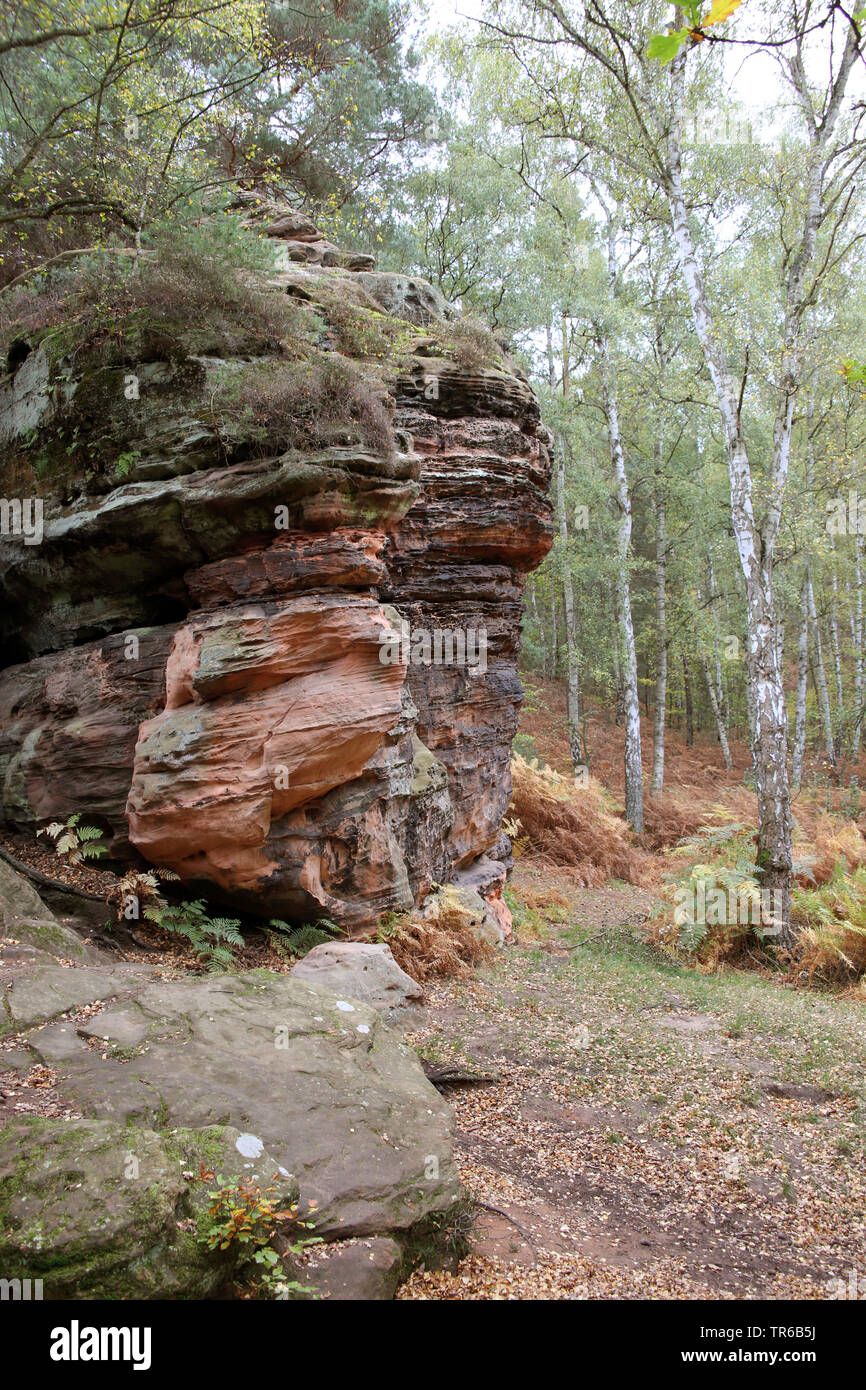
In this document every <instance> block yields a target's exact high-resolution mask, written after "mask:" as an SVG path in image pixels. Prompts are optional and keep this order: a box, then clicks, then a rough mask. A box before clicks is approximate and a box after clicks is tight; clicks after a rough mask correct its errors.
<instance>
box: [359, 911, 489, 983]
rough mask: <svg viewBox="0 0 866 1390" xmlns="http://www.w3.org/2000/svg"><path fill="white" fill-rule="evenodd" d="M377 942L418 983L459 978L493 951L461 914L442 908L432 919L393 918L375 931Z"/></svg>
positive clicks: (465, 916)
mask: <svg viewBox="0 0 866 1390" xmlns="http://www.w3.org/2000/svg"><path fill="white" fill-rule="evenodd" d="M378 940H380V941H384V942H385V943H386V944H387V945H388V946H390V948H391V954H392V955H393V957H394V959H395V960H396V962H397V964H398V965H399V966H400V968H401V970H405V971H406V974H407V975H411V976H412V979H413V980H417V981H418V983H419V984H422V985H423V984H424V983H425V981H427V980H431V979H438V980H442V979H460V978H463V977H465V976H467V975H469V974H470V973H471V971H472V970H473V968H474V967H476V966H479V965H488V964H490V963H491V962H492V961H493V960H494V958H495V951H494V948H493V947H492V946H490V945H489V944H488V943H487V942H486V941H482V940H481V939H480V938H479V937H478V936H476V935H475V934H474V932H473V931H472V929H471V926H470V924H469V919H468V917H467V914H466V912H465V911H461V910H460V909H459V908H458V907H456V906H453V907H452V906H449V905H447V904H445V905H443V906H442V907H441V908H440V910H439V912H438V914H437V916H436V918H435V919H429V920H428V919H425V918H422V917H419V916H416V915H415V914H406V915H405V916H404V915H397V916H393V917H392V918H390V919H389V920H388V921H387V922H386V923H385V924H384V925H383V926H382V927H380V929H379V933H378Z"/></svg>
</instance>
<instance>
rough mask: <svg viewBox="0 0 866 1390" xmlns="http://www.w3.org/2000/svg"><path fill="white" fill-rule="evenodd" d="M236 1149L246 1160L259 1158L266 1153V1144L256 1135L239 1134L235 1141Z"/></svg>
mask: <svg viewBox="0 0 866 1390" xmlns="http://www.w3.org/2000/svg"><path fill="white" fill-rule="evenodd" d="M235 1148H236V1149H237V1151H238V1153H239V1154H243V1156H244V1158H258V1157H259V1156H260V1155H261V1154H262V1153H264V1148H265V1146H264V1144H263V1142H262V1140H261V1139H259V1138H258V1137H257V1136H256V1135H255V1134H239V1135H238V1137H237V1139H236V1140H235Z"/></svg>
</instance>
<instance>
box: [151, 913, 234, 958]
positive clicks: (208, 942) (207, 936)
mask: <svg viewBox="0 0 866 1390" xmlns="http://www.w3.org/2000/svg"><path fill="white" fill-rule="evenodd" d="M144 915H145V917H146V918H147V919H148V920H149V921H151V922H156V923H157V924H158V925H159V926H160V927H162V928H163V929H164V930H165V931H169V932H173V933H174V934H175V936H182V937H183V938H184V939H185V940H186V941H188V942H189V944H190V946H191V947H192V949H193V951H194V952H195V953H196V955H197V956H200V957H201V958H202V959H203V960H206V961H207V963H208V965H209V967H210V969H211V970H220V969H223V970H228V969H230V967H231V966H232V965H233V964H234V959H235V957H234V950H233V949H232V948H234V947H242V946H243V945H244V938H243V936H242V935H241V932H240V925H241V924H240V921H239V919H238V918H236V917H211V916H209V914H208V911H207V908H206V907H205V904H204V902H203V901H202V899H201V898H196V899H194V900H193V901H192V902H184V903H170V904H168V903H163V902H160V903H153V904H151V905H149V906H148V907H146V908H145V910H144Z"/></svg>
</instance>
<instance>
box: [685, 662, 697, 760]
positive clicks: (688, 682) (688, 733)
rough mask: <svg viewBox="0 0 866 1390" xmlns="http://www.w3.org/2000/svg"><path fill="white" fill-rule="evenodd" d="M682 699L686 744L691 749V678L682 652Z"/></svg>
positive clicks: (693, 715)
mask: <svg viewBox="0 0 866 1390" xmlns="http://www.w3.org/2000/svg"><path fill="white" fill-rule="evenodd" d="M683 697H684V700H685V706H686V744H687V746H688V747H689V748H691V746H692V744H693V743H694V741H695V708H694V705H693V703H692V677H691V673H690V671H689V663H688V661H687V660H686V654H685V652H683Z"/></svg>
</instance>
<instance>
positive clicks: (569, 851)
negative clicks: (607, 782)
mask: <svg viewBox="0 0 866 1390" xmlns="http://www.w3.org/2000/svg"><path fill="white" fill-rule="evenodd" d="M511 773H512V778H513V790H512V794H511V808H510V812H509V814H510V815H511V816H512V817H514V818H515V820H516V821H518V822H519V825H518V826H517V827H516V830H517V835H516V839H515V850H516V852H518V853H519V852H520V851H521V850H524V851H528V852H530V853H531V854H532V855H533V857H534V858H535V859H536V860H537V861H540V862H542V863H548V864H552V865H556V866H557V867H560V868H563V869H566V870H568V872H569V875H570V876H571V877H572V878H573V880H574V882H575V883H576V884H577V885H578V886H579V887H582V888H600V887H601V886H602V884H604V883H606V882H607V881H608V879H611V878H618V879H623V880H624V881H625V882H626V883H633V884H636V885H637V886H639V887H649V886H650V885H651V884H652V883H654V882H655V879H656V872H655V868H654V865H653V861H652V859H651V857H650V856H649V855H648V854H646V853H645V852H644V851H643V850H641V849H640V847H639V846H638V845H637V844H636V843H635V841H634V839H633V837H632V835H631V832H630V830H629V828H628V826H627V825H626V824H625V822H624V821H622V820H620V818H619V817H618V816H616V815H614V814H613V812H612V811H611V810H610V808H609V806H608V804H607V801H606V798H605V794H604V791H603V790H602V788H601V787H600V786H599V784H598V783H597V782H596V781H595V779H594V778H592V777H590V778H588V779H587V780H586V781H585V782H583V783H582V784H581V785H580V786H578V787H571V786H570V784H569V783H568V782H567V781H566V779H565V778H564V777H560V775H559V774H558V773H556V772H554V771H553V769H552V768H540V767H538V766H537V765H535V764H534V763H527V762H526V761H525V760H524V759H523V758H521V757H519V756H518V757H515V758H514V759H513V760H512V763H511Z"/></svg>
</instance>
